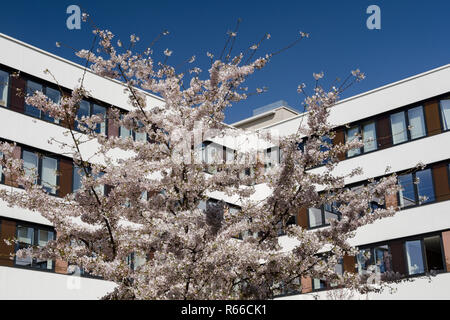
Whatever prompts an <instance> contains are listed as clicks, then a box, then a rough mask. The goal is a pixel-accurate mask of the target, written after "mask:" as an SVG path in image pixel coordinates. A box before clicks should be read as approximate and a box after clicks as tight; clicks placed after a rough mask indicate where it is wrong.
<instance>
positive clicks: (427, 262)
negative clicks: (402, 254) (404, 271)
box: [405, 235, 445, 275]
mask: <svg viewBox="0 0 450 320" xmlns="http://www.w3.org/2000/svg"><path fill="white" fill-rule="evenodd" d="M405 251H406V260H407V267H408V274H409V275H415V274H422V273H425V272H430V271H443V270H445V267H444V261H443V255H442V246H441V236H440V235H434V236H429V237H424V238H423V239H417V240H411V241H405Z"/></svg>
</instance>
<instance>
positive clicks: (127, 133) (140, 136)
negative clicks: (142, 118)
mask: <svg viewBox="0 0 450 320" xmlns="http://www.w3.org/2000/svg"><path fill="white" fill-rule="evenodd" d="M120 119H123V115H120ZM143 126H144V125H143V124H142V123H140V122H139V123H138V127H139V128H142V127H143ZM119 137H121V138H125V139H126V138H128V137H131V139H133V140H134V141H139V142H145V141H147V133H146V132H136V131H135V130H131V129H127V128H125V127H124V126H120V127H119Z"/></svg>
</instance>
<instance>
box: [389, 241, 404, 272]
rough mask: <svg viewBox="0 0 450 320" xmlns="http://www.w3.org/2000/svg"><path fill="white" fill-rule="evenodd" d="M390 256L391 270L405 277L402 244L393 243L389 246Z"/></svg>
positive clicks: (398, 242)
mask: <svg viewBox="0 0 450 320" xmlns="http://www.w3.org/2000/svg"><path fill="white" fill-rule="evenodd" d="M389 247H390V249H391V256H392V268H393V269H394V271H395V272H399V273H400V274H402V275H406V274H407V272H406V261H405V249H404V246H403V242H401V241H394V242H392V243H390V244H389Z"/></svg>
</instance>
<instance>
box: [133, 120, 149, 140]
mask: <svg viewBox="0 0 450 320" xmlns="http://www.w3.org/2000/svg"><path fill="white" fill-rule="evenodd" d="M138 127H139V128H143V127H144V125H143V124H142V123H141V122H140V121H138ZM134 135H135V140H136V141H140V142H145V141H147V133H146V132H135V133H134Z"/></svg>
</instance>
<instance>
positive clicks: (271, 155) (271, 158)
mask: <svg viewBox="0 0 450 320" xmlns="http://www.w3.org/2000/svg"><path fill="white" fill-rule="evenodd" d="M228 150H230V151H232V152H233V153H232V154H230V158H231V157H233V158H231V160H233V159H234V150H232V149H229V148H227V151H228ZM278 151H279V149H278V148H277V147H272V148H268V149H266V150H264V168H265V169H270V168H272V167H273V166H275V165H276V164H278V163H279V157H278V155H279V153H278ZM227 161H228V153H227Z"/></svg>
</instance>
